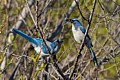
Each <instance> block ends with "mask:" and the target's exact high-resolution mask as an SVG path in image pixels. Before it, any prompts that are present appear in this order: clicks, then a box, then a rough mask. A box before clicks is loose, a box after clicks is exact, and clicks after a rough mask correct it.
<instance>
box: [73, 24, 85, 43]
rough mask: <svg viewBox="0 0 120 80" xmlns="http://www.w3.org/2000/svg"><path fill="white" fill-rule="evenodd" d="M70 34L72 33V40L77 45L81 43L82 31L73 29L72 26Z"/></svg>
mask: <svg viewBox="0 0 120 80" xmlns="http://www.w3.org/2000/svg"><path fill="white" fill-rule="evenodd" d="M72 32H73V36H74V39H75V40H76V41H77V42H78V43H81V41H82V40H83V38H84V36H85V35H84V34H83V33H82V31H81V30H80V28H78V29H75V27H74V25H72Z"/></svg>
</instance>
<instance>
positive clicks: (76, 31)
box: [66, 18, 99, 67]
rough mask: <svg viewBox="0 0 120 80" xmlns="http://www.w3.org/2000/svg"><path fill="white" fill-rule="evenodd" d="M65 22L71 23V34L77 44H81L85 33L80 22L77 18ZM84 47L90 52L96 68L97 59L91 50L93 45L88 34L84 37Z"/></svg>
mask: <svg viewBox="0 0 120 80" xmlns="http://www.w3.org/2000/svg"><path fill="white" fill-rule="evenodd" d="M66 21H68V22H71V23H72V33H73V36H74V39H75V40H76V41H77V42H78V43H81V42H82V40H83V38H84V37H85V32H86V30H85V28H84V27H83V26H82V25H81V23H80V21H79V20H78V19H77V18H73V19H67V20H66ZM85 45H86V46H87V48H88V49H89V50H90V53H91V56H92V59H93V62H94V64H95V65H96V66H97V67H98V66H99V65H98V62H97V58H96V56H95V53H94V51H93V49H92V47H93V45H92V42H91V39H90V37H89V35H88V34H87V35H86V39H85Z"/></svg>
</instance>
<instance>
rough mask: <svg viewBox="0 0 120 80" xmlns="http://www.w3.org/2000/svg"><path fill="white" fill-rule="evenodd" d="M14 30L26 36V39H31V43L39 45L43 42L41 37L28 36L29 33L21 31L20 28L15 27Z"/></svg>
mask: <svg viewBox="0 0 120 80" xmlns="http://www.w3.org/2000/svg"><path fill="white" fill-rule="evenodd" d="M12 31H13V32H14V33H17V34H19V35H20V36H22V37H23V38H25V39H26V40H28V41H30V42H31V43H33V44H35V45H37V46H38V45H40V43H41V42H42V40H41V39H37V38H32V37H30V36H28V35H27V34H25V33H23V32H22V31H20V30H18V29H15V28H13V29H12Z"/></svg>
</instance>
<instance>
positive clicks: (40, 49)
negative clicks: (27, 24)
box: [12, 28, 63, 57]
mask: <svg viewBox="0 0 120 80" xmlns="http://www.w3.org/2000/svg"><path fill="white" fill-rule="evenodd" d="M12 32H13V33H17V34H19V35H20V36H22V37H23V38H25V39H26V40H28V41H29V42H31V44H32V46H33V47H34V50H35V51H36V52H37V53H40V55H41V57H47V56H49V54H48V51H47V49H46V46H45V45H44V44H43V42H42V39H40V38H32V37H30V36H28V35H27V34H25V33H23V32H22V31H20V30H18V29H15V28H13V29H12ZM45 42H46V44H47V46H48V50H49V51H50V53H51V54H52V55H55V54H56V53H57V52H58V51H59V49H60V47H61V43H62V42H63V41H62V40H54V41H51V42H50V41H48V40H45Z"/></svg>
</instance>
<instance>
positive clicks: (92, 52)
mask: <svg viewBox="0 0 120 80" xmlns="http://www.w3.org/2000/svg"><path fill="white" fill-rule="evenodd" d="M89 49H90V53H91V55H92V58H93V62H94V64H95V65H96V66H97V67H99V64H98V61H97V58H96V56H95V53H94V51H93V49H92V47H91V48H89Z"/></svg>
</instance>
